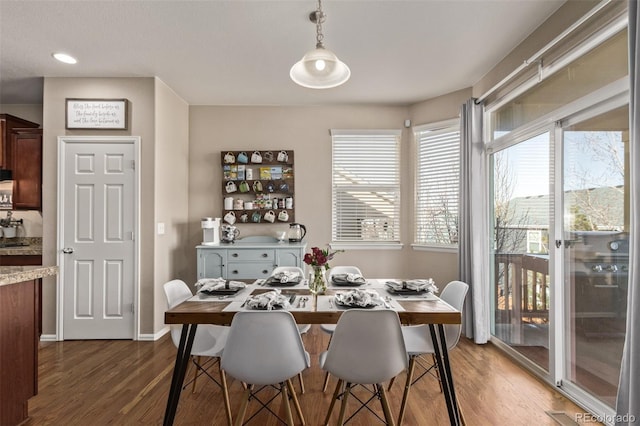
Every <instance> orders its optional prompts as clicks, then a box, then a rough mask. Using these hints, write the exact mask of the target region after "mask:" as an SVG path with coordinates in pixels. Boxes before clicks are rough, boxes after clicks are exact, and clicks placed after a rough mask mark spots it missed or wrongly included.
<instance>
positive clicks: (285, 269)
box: [271, 266, 311, 393]
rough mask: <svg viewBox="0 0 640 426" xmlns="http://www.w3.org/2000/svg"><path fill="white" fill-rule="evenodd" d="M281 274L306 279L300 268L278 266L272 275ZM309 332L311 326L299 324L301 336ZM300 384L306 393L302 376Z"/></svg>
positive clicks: (301, 391)
mask: <svg viewBox="0 0 640 426" xmlns="http://www.w3.org/2000/svg"><path fill="white" fill-rule="evenodd" d="M280 272H295V273H298V274H300V276H301V277H302V278H304V270H303V269H302V268H300V267H298V266H276V267H275V268H273V271H272V272H271V275H275V274H277V273H280ZM309 330H311V324H298V331H299V332H300V334H305V333H307V332H309ZM298 383H299V384H300V393H304V392H305V390H304V380H303V379H302V374H300V375H299V376H298Z"/></svg>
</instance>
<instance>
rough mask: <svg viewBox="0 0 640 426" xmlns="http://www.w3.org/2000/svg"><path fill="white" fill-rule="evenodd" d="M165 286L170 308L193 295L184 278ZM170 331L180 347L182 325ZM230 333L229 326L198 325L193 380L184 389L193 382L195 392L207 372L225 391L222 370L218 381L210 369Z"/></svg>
mask: <svg viewBox="0 0 640 426" xmlns="http://www.w3.org/2000/svg"><path fill="white" fill-rule="evenodd" d="M163 288H164V293H165V296H166V298H167V306H168V308H169V309H172V308H174V307H176V306H178V305H179V304H180V303H182V302H184V301H185V300H187V299H189V298H191V297H192V296H193V293H192V292H191V289H190V288H189V286H187V284H186V283H185V282H184V281H182V280H172V281H169V282H167V283H165V284H164V286H163ZM170 332H171V340H172V341H173V344H174V345H175V346H176V348H177V347H179V345H180V334H181V332H182V327H181V326H179V325H172V326H171V330H170ZM228 333H229V327H224V326H221V325H209V324H201V325H199V326H198V328H197V329H196V335H195V338H194V340H193V346H192V348H191V362H192V363H193V365H194V367H195V371H194V375H193V378H192V379H191V381H190V382H188V383H186V384H185V385H184V386H183V387H182V389H183V390H184V389H185V388H186V387H187V386H189V384H192V388H191V392H192V393H193V392H195V389H196V380H197V378H198V377H199V376H200V375H202V374H205V375H206V376H207V377H209V378H210V379H211V380H212V381H213V382H214V383H216V384H217V385H218V386H219V387H220V388H221V389H223V392H224V391H225V387H224V377H223V376H222V371H220V382H218V380H216V379H215V377H213V376H212V375H211V373H209V371H208V370H209V369H210V368H211V367H212V365H215V364H218V363H219V361H220V356H221V355H222V350H223V349H224V346H225V343H226V340H227V335H228ZM203 357H206V361H205V362H204V363H202V362H201V361H202V358H203ZM224 398H225V401H226V400H227V398H228V397H227V395H225V396H224ZM225 408H226V414H227V421H228V423H229V425H231V410H230V408H229V407H228V405H227V406H226V407H225Z"/></svg>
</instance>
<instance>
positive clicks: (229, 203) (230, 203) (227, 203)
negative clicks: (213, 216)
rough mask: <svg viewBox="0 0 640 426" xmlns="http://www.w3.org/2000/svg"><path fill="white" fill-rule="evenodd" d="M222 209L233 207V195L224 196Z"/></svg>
mask: <svg viewBox="0 0 640 426" xmlns="http://www.w3.org/2000/svg"><path fill="white" fill-rule="evenodd" d="M224 209H225V210H231V209H233V197H225V199H224Z"/></svg>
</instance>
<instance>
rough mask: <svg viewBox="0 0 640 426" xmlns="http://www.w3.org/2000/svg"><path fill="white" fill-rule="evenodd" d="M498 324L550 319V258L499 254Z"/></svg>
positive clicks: (496, 300) (497, 261) (497, 256)
mask: <svg viewBox="0 0 640 426" xmlns="http://www.w3.org/2000/svg"><path fill="white" fill-rule="evenodd" d="M494 259H495V290H496V291H495V301H494V302H495V305H494V306H495V307H496V312H495V315H496V323H499V324H509V323H511V324H519V323H521V322H523V321H527V322H533V323H546V322H547V321H548V319H549V258H548V256H546V255H531V254H523V253H515V254H509V253H497V254H495V257H494Z"/></svg>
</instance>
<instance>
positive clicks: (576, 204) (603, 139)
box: [489, 98, 630, 414]
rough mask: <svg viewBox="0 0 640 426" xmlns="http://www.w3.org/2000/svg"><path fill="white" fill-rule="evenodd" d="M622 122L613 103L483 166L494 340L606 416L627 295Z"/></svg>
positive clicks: (551, 127) (507, 149) (521, 141)
mask: <svg viewBox="0 0 640 426" xmlns="http://www.w3.org/2000/svg"><path fill="white" fill-rule="evenodd" d="M628 117H629V111H628V105H627V104H626V100H624V99H620V98H618V100H611V101H610V102H608V103H607V105H598V106H597V107H591V108H586V109H583V110H581V111H580V112H579V113H575V114H573V115H568V116H566V117H564V118H562V119H561V120H558V121H556V123H552V124H547V125H543V126H541V127H539V128H538V129H537V130H536V129H535V128H532V130H530V131H529V132H528V133H522V134H519V135H514V137H513V138H512V139H511V140H510V142H509V143H505V144H504V145H503V147H502V148H501V149H495V150H494V152H492V153H491V154H490V156H489V159H490V165H491V167H490V208H491V213H492V215H493V217H492V221H491V225H492V226H491V237H492V240H491V244H492V250H491V267H492V277H491V279H492V281H491V282H492V296H493V297H492V309H493V324H492V327H493V329H492V330H493V333H492V334H493V336H494V337H495V338H497V339H498V340H499V341H501V342H502V343H503V344H505V345H507V346H508V347H509V348H510V349H511V350H513V351H514V352H513V353H514V354H516V355H517V356H519V357H520V358H521V359H522V360H523V362H525V363H526V364H527V365H529V367H531V368H532V369H533V370H534V371H536V372H538V374H540V375H541V376H543V377H545V378H546V379H547V380H549V381H550V382H551V383H554V384H559V385H560V386H561V387H563V389H564V390H565V391H566V392H567V393H568V394H570V395H572V396H574V397H575V399H576V400H577V401H579V402H581V403H583V404H584V405H585V406H590V407H595V408H594V409H595V410H597V411H600V412H601V414H603V413H604V414H606V412H607V411H610V410H611V408H612V407H613V406H614V405H615V398H616V393H617V386H618V377H619V373H620V360H621V356H622V348H623V344H624V335H625V323H626V305H627V289H628V286H629V285H630V283H629V282H628V271H629V263H628V262H629V233H628V232H629V205H630V204H629V190H628V188H629V179H630V177H629V167H628V157H629V155H628V153H629V143H628V141H629V121H628Z"/></svg>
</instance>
